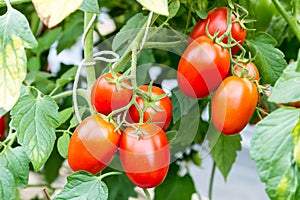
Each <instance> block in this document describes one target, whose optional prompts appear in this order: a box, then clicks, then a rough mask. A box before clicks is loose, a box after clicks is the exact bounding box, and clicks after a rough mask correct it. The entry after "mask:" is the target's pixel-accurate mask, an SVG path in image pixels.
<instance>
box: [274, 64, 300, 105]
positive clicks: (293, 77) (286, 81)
mask: <svg viewBox="0 0 300 200" xmlns="http://www.w3.org/2000/svg"><path fill="white" fill-rule="evenodd" d="M297 64H298V62H294V63H292V64H290V65H288V66H287V68H285V70H284V71H283V73H282V75H281V76H280V78H279V79H278V80H277V81H276V83H275V85H274V87H273V89H272V93H271V96H270V97H269V101H271V102H276V103H289V102H297V101H300V90H299V86H300V72H296V68H297Z"/></svg>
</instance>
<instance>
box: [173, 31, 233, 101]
mask: <svg viewBox="0 0 300 200" xmlns="http://www.w3.org/2000/svg"><path fill="white" fill-rule="evenodd" d="M229 68H230V54H229V52H228V50H227V49H224V48H222V47H221V46H220V45H218V44H216V43H214V42H213V41H212V40H211V39H209V38H208V37H207V36H201V37H198V38H197V39H196V40H194V41H193V42H192V43H191V44H190V45H189V46H188V47H187V48H186V50H185V51H184V53H183V55H182V57H181V59H180V61H179V64H178V72H177V80H178V85H179V88H180V89H181V91H182V92H183V93H184V94H185V95H187V96H189V97H191V98H203V97H205V96H207V95H209V94H210V93H211V92H212V91H213V90H215V89H216V88H217V87H218V85H219V84H220V83H221V82H222V80H223V79H224V78H225V77H226V75H227V74H228V71H229Z"/></svg>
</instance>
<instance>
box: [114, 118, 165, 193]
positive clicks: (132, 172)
mask: <svg viewBox="0 0 300 200" xmlns="http://www.w3.org/2000/svg"><path fill="white" fill-rule="evenodd" d="M119 153H120V159H121V163H122V166H123V168H124V171H125V173H126V175H127V176H128V178H129V179H130V180H131V181H132V182H133V183H134V184H135V185H137V186H139V187H141V188H152V187H156V186H158V185H159V184H161V183H162V182H163V181H164V179H165V178H166V175H167V173H168V170H169V163H170V147H169V143H168V139H167V136H166V134H165V132H164V131H163V130H162V129H161V128H160V127H158V126H156V125H155V124H142V125H140V126H139V135H138V134H136V129H134V128H133V127H128V128H126V129H125V130H124V133H123V134H122V136H121V141H120V148H119Z"/></svg>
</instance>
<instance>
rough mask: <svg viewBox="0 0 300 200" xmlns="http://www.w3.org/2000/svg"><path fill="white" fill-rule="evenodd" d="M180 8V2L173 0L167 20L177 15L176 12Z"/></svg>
mask: <svg viewBox="0 0 300 200" xmlns="http://www.w3.org/2000/svg"><path fill="white" fill-rule="evenodd" d="M179 8H180V1H179V0H173V1H172V2H171V3H170V5H169V16H168V18H173V17H175V15H176V14H177V12H178V10H179Z"/></svg>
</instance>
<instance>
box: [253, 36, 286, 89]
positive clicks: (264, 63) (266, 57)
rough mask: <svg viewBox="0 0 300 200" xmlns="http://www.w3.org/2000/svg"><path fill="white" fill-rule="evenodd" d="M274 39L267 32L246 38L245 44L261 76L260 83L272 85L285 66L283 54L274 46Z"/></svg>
mask: <svg viewBox="0 0 300 200" xmlns="http://www.w3.org/2000/svg"><path fill="white" fill-rule="evenodd" d="M276 44H277V43H276V41H275V40H274V39H273V38H272V37H271V36H270V35H268V34H267V33H263V32H261V33H258V34H257V35H256V36H255V38H253V39H251V40H247V45H248V46H249V48H250V51H251V53H252V55H253V56H255V60H254V62H255V64H256V66H257V68H258V70H259V73H260V76H261V77H262V79H261V83H263V84H264V83H268V84H271V85H274V83H275V81H276V80H277V79H278V78H279V76H280V75H281V73H282V71H283V69H284V68H285V67H286V66H287V62H286V61H285V59H284V54H283V53H282V52H281V51H280V50H279V49H277V48H275V45H276Z"/></svg>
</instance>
